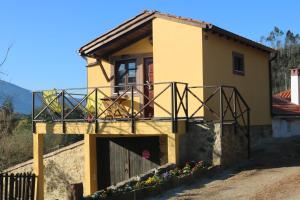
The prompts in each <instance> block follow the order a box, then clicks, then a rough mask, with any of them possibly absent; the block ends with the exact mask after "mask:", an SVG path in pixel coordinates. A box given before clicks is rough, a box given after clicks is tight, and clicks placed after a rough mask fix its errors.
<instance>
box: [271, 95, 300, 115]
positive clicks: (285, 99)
mask: <svg viewBox="0 0 300 200" xmlns="http://www.w3.org/2000/svg"><path fill="white" fill-rule="evenodd" d="M272 100H273V101H272V111H273V114H274V115H300V105H297V104H294V103H291V90H285V91H282V92H279V93H277V94H274V95H273V98H272Z"/></svg>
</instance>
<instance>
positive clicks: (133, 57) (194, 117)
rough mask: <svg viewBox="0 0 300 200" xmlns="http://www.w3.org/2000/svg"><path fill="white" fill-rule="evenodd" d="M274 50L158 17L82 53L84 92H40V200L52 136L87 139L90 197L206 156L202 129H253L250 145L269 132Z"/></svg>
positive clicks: (36, 115) (133, 23)
mask: <svg viewBox="0 0 300 200" xmlns="http://www.w3.org/2000/svg"><path fill="white" fill-rule="evenodd" d="M271 52H273V49H271V48H268V47H266V46H263V45H261V44H259V43H256V42H254V41H251V40H249V39H246V38H244V37H242V36H239V35H237V34H234V33H231V32H229V31H227V30H224V29H221V28H219V27H217V26H215V25H213V24H210V23H206V22H202V21H198V20H193V19H188V18H182V17H177V16H173V15H168V14H163V13H160V12H157V11H145V12H143V13H141V14H139V15H137V16H136V17H134V18H132V19H130V20H128V21H126V22H124V23H123V24H121V25H119V26H117V27H116V28H114V29H113V30H111V31H109V32H107V33H105V34H103V35H101V36H100V37H98V38H96V39H94V40H92V41H91V42H89V43H87V44H86V45H84V46H82V47H81V48H80V49H79V53H80V55H81V56H82V57H83V58H84V59H86V61H87V66H86V70H87V87H86V88H79V89H69V90H68V89H67V90H53V91H36V92H34V93H33V104H34V106H33V132H34V134H33V139H34V161H35V165H34V170H35V173H36V175H37V176H38V187H37V192H38V199H43V189H42V188H43V161H42V149H43V135H44V134H46V133H54V134H84V145H85V150H84V155H85V160H84V163H83V165H84V168H85V180H84V194H85V195H89V194H91V193H93V192H95V191H97V190H99V189H101V188H104V187H107V186H109V185H110V184H114V183H116V182H118V181H122V180H124V179H126V178H129V177H131V176H134V175H137V174H140V173H143V172H144V171H146V170H148V169H151V168H153V167H155V166H157V165H162V164H165V163H177V164H179V163H181V162H184V161H185V160H187V159H195V157H196V158H198V157H199V155H200V154H199V153H197V151H196V152H192V151H193V149H192V148H195V149H196V147H195V144H193V145H189V143H190V144H192V143H193V142H194V143H195V141H198V140H201V138H198V139H197V137H200V136H197V134H198V132H199V131H200V132H201V130H202V128H203V127H202V126H204V124H208V123H210V124H213V125H214V128H212V129H213V130H212V132H220V133H221V135H222V134H223V132H224V130H227V131H228V130H229V132H230V130H231V131H232V130H233V129H230V128H229V129H227V128H226V126H227V125H228V124H231V125H232V124H234V126H235V127H236V125H239V127H240V128H241V129H242V128H245V135H246V137H247V138H248V144H247V145H248V148H249V145H250V144H249V134H250V130H251V134H252V131H253V134H256V133H254V130H255V131H256V132H259V130H262V129H263V130H264V131H266V130H271V129H269V127H270V125H271V116H270V89H269V87H270V84H269V59H270V53H271ZM40 102H41V103H42V105H44V107H43V106H39V105H40V104H41V103H40ZM250 110H251V115H250ZM250 122H251V126H250ZM197 126H198V127H202V128H201V130H200V129H199V128H197ZM195 127H196V128H195ZM216 127H219V128H216ZM208 129H209V128H208ZM208 129H205V130H208ZM217 129H218V130H217ZM203 130H204V129H203ZM234 130H235V131H236V128H234ZM198 135H199V134H198ZM220 138H221V139H220V140H221V142H222V137H220ZM215 141H217V139H215ZM216 143H217V142H216ZM191 146H193V147H191ZM221 146H222V147H220V148H224V147H223V146H224V145H221ZM213 148H215V147H213ZM204 151H205V150H204ZM220 151H221V152H223V153H224V154H226V150H225V149H222V150H220ZM210 153H212V152H210ZM206 154H209V153H207V152H206ZM194 155H195V156H194ZM197 156H198V157H197ZM213 159H214V158H213ZM213 164H222V160H221V161H219V162H215V161H213Z"/></svg>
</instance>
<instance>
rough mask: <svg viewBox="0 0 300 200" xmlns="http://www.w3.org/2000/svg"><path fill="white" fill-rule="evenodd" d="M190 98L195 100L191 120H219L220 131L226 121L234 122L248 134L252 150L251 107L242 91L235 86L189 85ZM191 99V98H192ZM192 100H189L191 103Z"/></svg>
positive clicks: (221, 131) (236, 126)
mask: <svg viewBox="0 0 300 200" xmlns="http://www.w3.org/2000/svg"><path fill="white" fill-rule="evenodd" d="M187 90H188V95H189V96H190V97H189V99H192V98H193V100H194V102H193V105H194V109H193V112H192V113H191V114H190V115H189V117H188V118H189V120H191V121H197V120H198V121H199V120H200V121H204V122H209V121H213V122H219V123H220V133H221V135H223V126H224V124H226V123H230V124H234V125H235V131H236V129H237V128H238V129H239V130H241V131H242V132H244V134H245V135H246V136H247V139H248V153H249V152H250V151H249V150H250V107H249V106H248V104H247V103H246V101H245V99H244V98H243V96H242V95H241V94H240V92H239V91H238V90H237V89H236V88H235V87H233V86H225V85H224V86H195V87H188V89H187ZM190 101H191V100H190ZM190 103H191V102H189V104H190Z"/></svg>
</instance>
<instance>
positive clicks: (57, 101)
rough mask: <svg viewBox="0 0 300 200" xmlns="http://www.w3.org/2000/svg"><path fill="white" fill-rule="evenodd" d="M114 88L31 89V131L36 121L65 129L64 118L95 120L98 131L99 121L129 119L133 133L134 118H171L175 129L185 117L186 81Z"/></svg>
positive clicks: (65, 120) (69, 119)
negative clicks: (57, 123)
mask: <svg viewBox="0 0 300 200" xmlns="http://www.w3.org/2000/svg"><path fill="white" fill-rule="evenodd" d="M117 88H120V86H114V87H110V86H107V87H95V88H77V89H66V90H59V89H54V90H48V91H35V92H33V93H32V101H33V109H32V121H33V131H34V132H35V124H36V122H61V123H62V126H63V132H65V123H66V122H79V121H86V122H89V123H95V126H96V128H95V131H96V132H98V126H99V125H98V124H99V123H101V122H106V121H130V122H131V127H132V133H134V132H135V130H134V129H135V122H136V121H138V120H150V119H151V120H166V119H167V120H172V124H173V125H172V126H173V132H176V131H177V122H178V120H180V119H187V116H188V111H187V108H188V107H187V101H185V98H186V95H187V90H186V88H187V84H186V83H180V82H164V83H155V84H136V85H128V86H126V87H125V88H124V86H122V88H123V90H122V91H121V90H120V89H117ZM146 90H147V94H146V92H145V91H146ZM111 94H113V95H111ZM154 107H155V109H154ZM154 110H155V113H154ZM151 112H152V113H151Z"/></svg>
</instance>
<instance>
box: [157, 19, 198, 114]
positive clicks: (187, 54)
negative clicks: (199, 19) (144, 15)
mask: <svg viewBox="0 0 300 200" xmlns="http://www.w3.org/2000/svg"><path fill="white" fill-rule="evenodd" d="M153 57H154V81H155V82H171V81H179V82H186V83H189V85H203V75H202V66H203V62H202V29H201V28H200V27H195V26H191V25H187V24H183V23H178V22H173V21H169V20H166V19H160V18H156V19H154V20H153ZM160 91H161V89H155V90H154V92H155V94H158V93H159V92H160ZM170 96H171V94H170V93H166V94H165V95H164V96H163V97H161V98H159V99H158V102H160V104H161V105H162V106H163V107H165V108H168V109H169V108H170V106H171V105H170V104H171V100H170ZM199 96H200V97H202V94H201V93H200V94H199ZM189 106H190V110H194V106H195V101H193V99H191V103H190V105H189ZM181 114H182V113H181ZM155 115H156V116H157V115H158V116H159V117H160V116H163V115H165V116H166V114H165V112H164V111H162V110H161V109H159V108H157V106H156V107H155Z"/></svg>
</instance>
